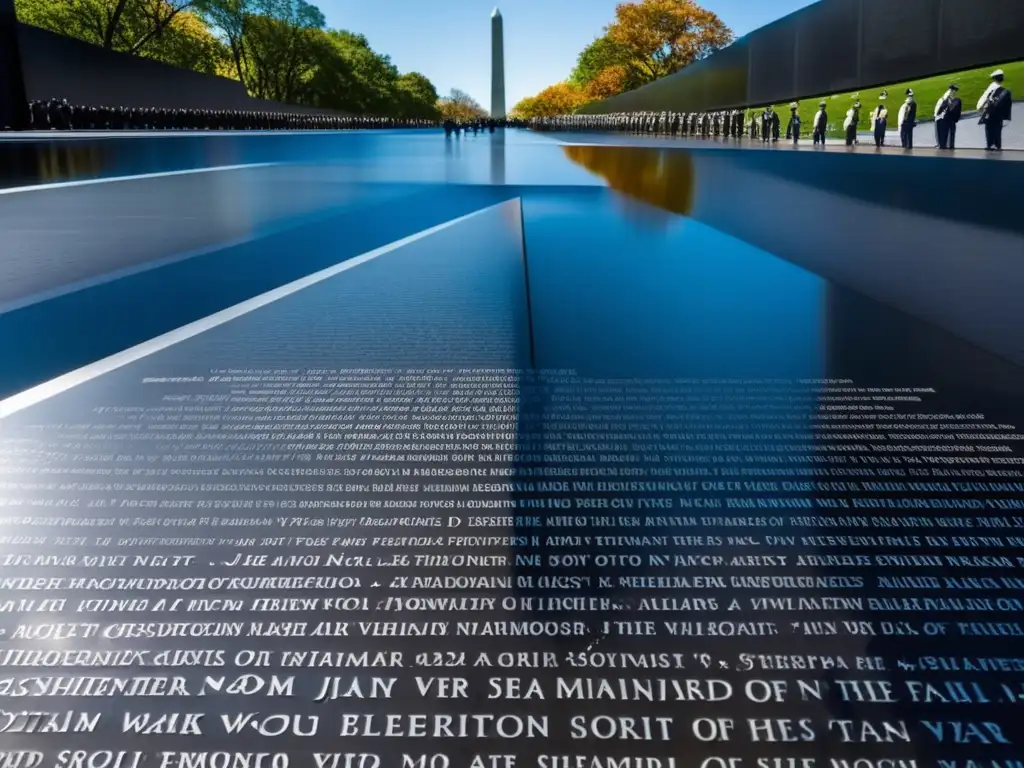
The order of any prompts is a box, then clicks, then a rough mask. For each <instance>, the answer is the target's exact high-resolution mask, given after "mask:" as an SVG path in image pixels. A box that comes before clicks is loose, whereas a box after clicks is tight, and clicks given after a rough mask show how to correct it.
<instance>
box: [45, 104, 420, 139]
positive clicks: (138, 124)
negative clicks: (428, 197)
mask: <svg viewBox="0 0 1024 768" xmlns="http://www.w3.org/2000/svg"><path fill="white" fill-rule="evenodd" d="M29 116H30V125H29V130H33V131H49V130H58V131H67V130H96V131H116V130H211V131H218V130H220V131H258V130H307V131H312V130H331V131H337V130H344V129H367V128H431V127H436V126H437V124H438V122H437V121H436V120H402V119H398V118H392V117H351V116H341V115H329V114H317V113H303V112H247V111H242V110H232V109H216V110H215V109H163V108H144V107H141V108H140V107H93V106H79V105H75V104H70V103H68V100H67V99H50V100H48V101H32V102H29Z"/></svg>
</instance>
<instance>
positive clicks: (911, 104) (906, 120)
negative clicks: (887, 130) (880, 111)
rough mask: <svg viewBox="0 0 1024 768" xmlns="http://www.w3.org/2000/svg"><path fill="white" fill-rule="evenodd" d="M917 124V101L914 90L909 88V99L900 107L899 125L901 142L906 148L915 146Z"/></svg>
mask: <svg viewBox="0 0 1024 768" xmlns="http://www.w3.org/2000/svg"><path fill="white" fill-rule="evenodd" d="M916 126H917V102H916V101H914V90H913V89H912V88H907V100H906V101H904V102H903V106H901V107H900V116H899V127H900V144H901V145H902V146H903V148H904V149H913V148H914V128H915V127H916Z"/></svg>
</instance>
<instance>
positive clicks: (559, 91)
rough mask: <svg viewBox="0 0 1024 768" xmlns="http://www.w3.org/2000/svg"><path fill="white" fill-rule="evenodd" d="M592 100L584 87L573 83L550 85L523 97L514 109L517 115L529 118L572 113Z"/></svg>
mask: <svg viewBox="0 0 1024 768" xmlns="http://www.w3.org/2000/svg"><path fill="white" fill-rule="evenodd" d="M589 101H592V99H591V98H590V97H588V96H587V94H586V93H584V92H583V90H582V89H580V88H577V87H576V86H575V85H572V84H571V83H567V82H565V83H555V84H554V85H549V86H548V87H547V88H545V89H544V90H543V91H541V92H540V93H538V94H537V95H536V96H533V97H530V98H526V99H522V100H521V101H520V102H518V103H517V104H516V105H515V106H514V107H513V108H512V111H513V113H514V114H515V115H516V116H517V117H521V118H523V119H526V120H529V119H531V118H535V117H555V116H557V115H570V114H572V113H573V112H575V111H576V110H577V109H579V108H580V107H582V106H583V105H584V104H586V103H587V102H589Z"/></svg>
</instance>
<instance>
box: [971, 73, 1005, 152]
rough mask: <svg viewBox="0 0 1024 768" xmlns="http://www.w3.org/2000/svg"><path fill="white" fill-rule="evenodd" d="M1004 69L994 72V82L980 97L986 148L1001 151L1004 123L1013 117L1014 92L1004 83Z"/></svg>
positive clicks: (980, 120)
mask: <svg viewBox="0 0 1024 768" xmlns="http://www.w3.org/2000/svg"><path fill="white" fill-rule="evenodd" d="M1004 77H1005V76H1004V74H1003V70H1001V69H997V70H996V71H995V72H993V73H992V82H991V83H990V84H989V86H988V88H987V89H985V92H984V93H983V94H982V95H981V98H980V99H978V109H979V110H980V111H981V118H980V119H979V120H978V122H979V123H981V124H982V125H984V126H985V149H989V150H996V151H1001V150H1002V148H1003V123H1004V122H1005V121H1007V120H1010V118H1011V112H1012V111H1013V94H1012V93H1010V89H1009V88H1006V87H1005V86H1004V85H1003V80H1004Z"/></svg>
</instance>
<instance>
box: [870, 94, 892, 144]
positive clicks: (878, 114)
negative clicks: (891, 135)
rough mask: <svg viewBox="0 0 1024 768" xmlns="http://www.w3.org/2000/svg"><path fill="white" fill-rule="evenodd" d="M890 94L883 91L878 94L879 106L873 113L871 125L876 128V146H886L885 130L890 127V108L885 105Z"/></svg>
mask: <svg viewBox="0 0 1024 768" xmlns="http://www.w3.org/2000/svg"><path fill="white" fill-rule="evenodd" d="M888 98H889V94H888V93H887V92H886V91H882V92H881V93H880V94H879V95H878V106H877V107H875V109H874V111H873V112H872V113H871V126H872V127H873V128H874V129H875V146H876V147H883V146H885V130H886V128H888V127H889V109H888V107H886V106H885V101H886V99H888Z"/></svg>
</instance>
